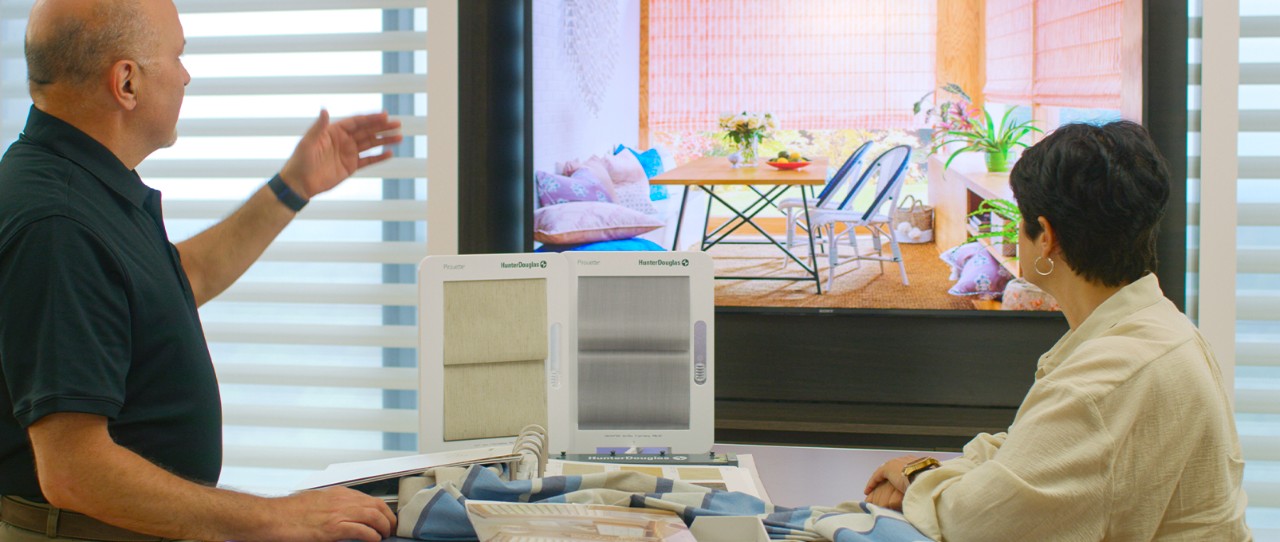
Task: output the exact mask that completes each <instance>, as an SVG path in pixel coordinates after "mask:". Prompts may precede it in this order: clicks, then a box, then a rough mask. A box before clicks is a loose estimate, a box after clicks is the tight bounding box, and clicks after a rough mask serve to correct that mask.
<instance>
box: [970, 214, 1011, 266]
mask: <svg viewBox="0 0 1280 542" xmlns="http://www.w3.org/2000/svg"><path fill="white" fill-rule="evenodd" d="M969 216H970V217H971V218H988V217H989V218H990V221H989V222H987V223H986V224H985V225H986V227H985V228H982V227H978V228H976V230H977V231H975V232H973V234H972V235H971V236H970V237H969V242H973V241H977V240H979V239H990V240H991V241H990V243H992V244H993V245H1000V247H999V248H1000V253H1001V254H1002V255H1004V256H1007V257H1009V258H1010V259H1012V260H1017V259H1018V225H1019V224H1020V223H1021V222H1022V211H1019V210H1018V205H1017V204H1016V203H1014V202H1012V201H1009V200H1007V199H986V200H982V203H979V204H978V208H977V210H975V211H973V212H972V213H969Z"/></svg>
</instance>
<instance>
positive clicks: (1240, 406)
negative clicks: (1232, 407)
mask: <svg viewBox="0 0 1280 542" xmlns="http://www.w3.org/2000/svg"><path fill="white" fill-rule="evenodd" d="M1277 396H1280V382H1275V381H1274V380H1273V379H1261V378H1237V379H1236V412H1249V413H1252V414H1280V402H1277V401H1276V400H1275V397H1277Z"/></svg>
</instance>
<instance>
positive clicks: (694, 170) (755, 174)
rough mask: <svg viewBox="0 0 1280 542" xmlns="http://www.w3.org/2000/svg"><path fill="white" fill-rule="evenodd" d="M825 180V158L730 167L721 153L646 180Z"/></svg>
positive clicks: (727, 182)
mask: <svg viewBox="0 0 1280 542" xmlns="http://www.w3.org/2000/svg"><path fill="white" fill-rule="evenodd" d="M826 182H827V159H825V158H817V159H814V160H812V161H811V162H810V163H809V165H807V166H805V167H803V168H800V169H790V170H781V169H776V168H774V167H772V166H770V165H768V164H765V163H764V162H763V161H762V162H760V165H758V166H756V167H740V168H734V167H731V166H730V164H729V161H728V160H727V159H725V157H723V156H707V157H703V158H699V159H697V160H694V161H692V162H689V163H687V164H685V165H683V166H679V167H677V168H675V169H673V170H671V171H668V172H666V173H663V174H661V175H658V176H657V177H654V178H652V179H649V184H672V185H703V186H706V185H734V184H737V185H752V184H753V185H777V184H789V185H821V184H825V183H826Z"/></svg>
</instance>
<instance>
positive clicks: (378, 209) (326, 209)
mask: <svg viewBox="0 0 1280 542" xmlns="http://www.w3.org/2000/svg"><path fill="white" fill-rule="evenodd" d="M241 205H244V201H241V200H177V199H173V200H166V201H165V202H164V218H165V220H173V219H187V220H217V219H220V218H222V217H225V216H227V215H229V214H231V213H232V212H233V211H235V210H236V209H238V208H239V207H240V206H241ZM426 215H427V202H425V201H422V200H380V201H332V200H316V201H312V202H311V203H308V204H307V206H306V207H305V208H303V209H302V212H300V213H298V216H297V217H296V218H295V220H381V221H391V222H416V221H420V220H426Z"/></svg>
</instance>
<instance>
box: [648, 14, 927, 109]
mask: <svg viewBox="0 0 1280 542" xmlns="http://www.w3.org/2000/svg"><path fill="white" fill-rule="evenodd" d="M649 17H650V19H649V128H650V129H651V130H654V131H682V130H715V129H716V119H717V117H718V116H719V114H720V113H721V112H723V111H734V112H741V111H759V112H772V113H773V114H774V115H775V116H777V117H778V119H779V120H780V121H781V123H782V128H784V129H809V130H823V129H845V128H858V129H874V128H911V127H916V126H917V125H918V124H919V123H918V120H917V119H916V118H915V117H914V116H913V115H912V113H911V104H912V103H914V102H915V101H916V100H917V99H919V98H920V96H921V95H923V94H924V93H926V92H928V91H930V90H932V89H933V88H934V86H935V77H936V76H935V70H934V63H935V59H936V52H935V48H936V41H937V40H936V37H935V32H936V27H937V7H936V0H857V1H851V0H650V4H649Z"/></svg>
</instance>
